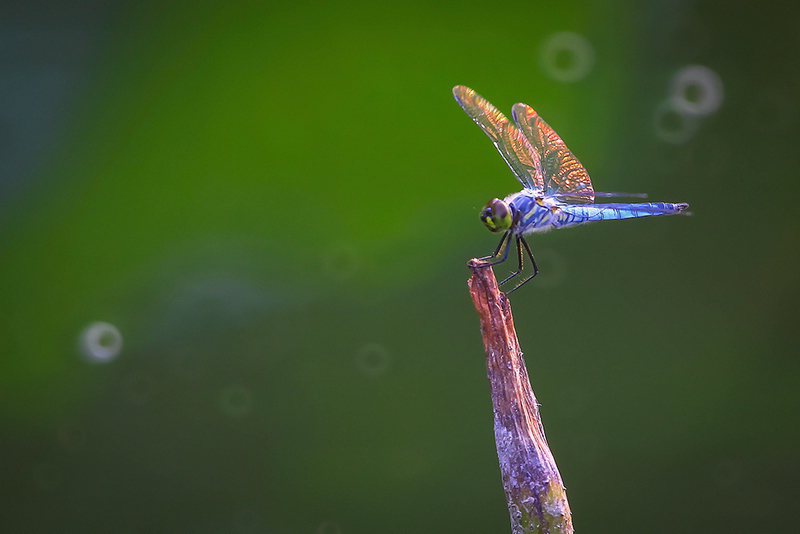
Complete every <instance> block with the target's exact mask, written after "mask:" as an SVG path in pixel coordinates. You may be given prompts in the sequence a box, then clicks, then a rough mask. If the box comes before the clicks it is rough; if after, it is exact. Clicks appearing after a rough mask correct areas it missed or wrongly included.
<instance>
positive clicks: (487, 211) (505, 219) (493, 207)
mask: <svg viewBox="0 0 800 534" xmlns="http://www.w3.org/2000/svg"><path fill="white" fill-rule="evenodd" d="M481 220H482V221H483V224H485V225H486V227H487V228H488V229H489V230H491V231H492V232H501V231H503V230H508V229H509V228H511V222H512V220H513V217H512V216H511V209H509V207H508V204H507V203H506V202H504V201H502V200H500V199H497V198H493V199H492V200H490V201H489V203H488V204H486V207H485V208H483V213H481Z"/></svg>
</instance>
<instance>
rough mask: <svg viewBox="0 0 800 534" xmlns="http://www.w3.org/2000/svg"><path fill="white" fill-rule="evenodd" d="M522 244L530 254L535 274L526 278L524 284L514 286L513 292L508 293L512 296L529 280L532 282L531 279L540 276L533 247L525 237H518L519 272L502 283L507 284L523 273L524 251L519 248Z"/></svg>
mask: <svg viewBox="0 0 800 534" xmlns="http://www.w3.org/2000/svg"><path fill="white" fill-rule="evenodd" d="M520 243H522V245H523V246H524V247H525V252H527V253H528V257H529V258H530V259H531V264H532V265H533V274H532V275H530V276H529V277H527V278H525V279H524V280H523V281H522V282H520V283H519V284H517V285H516V286H514V289H512V290H511V291H509V292H508V293H506V295H510V294H511V293H513V292H514V291H516V290H517V289H519V288H520V287H522V285H523V284H525V282H527V281H528V280H530V279H531V278H533V277H534V276H536V275H537V274H539V268H538V267H537V266H536V260H535V259H534V258H533V253H532V252H531V247H529V246H528V242H527V241H525V238H524V237H522V236H517V251H518V252H519V271H517V272H516V273H514V274H512V275H511V276H509V277H508V278H506V279H505V280H504V281H503V282H502V283H505V282H507V281H508V280H510V279H511V278H513V277H514V276H516V275H518V274H519V273H520V271H522V249H521V248H520V246H519V245H520Z"/></svg>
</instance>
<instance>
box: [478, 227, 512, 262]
mask: <svg viewBox="0 0 800 534" xmlns="http://www.w3.org/2000/svg"><path fill="white" fill-rule="evenodd" d="M504 244H505V251H503V259H502V260H497V261H490V262H489V263H487V264H486V265H497V264H498V263H503V262H504V261H506V258H508V249H509V248H511V232H510V231H509V232H506V233H504V234H503V238H502V239H500V244H499V245H497V248H496V249H495V251H494V252H493V253H492V254H491V256H484V257H483V258H478V261H486V260H496V259H497V258H499V257H500V250H501V249H502V248H503V245H504Z"/></svg>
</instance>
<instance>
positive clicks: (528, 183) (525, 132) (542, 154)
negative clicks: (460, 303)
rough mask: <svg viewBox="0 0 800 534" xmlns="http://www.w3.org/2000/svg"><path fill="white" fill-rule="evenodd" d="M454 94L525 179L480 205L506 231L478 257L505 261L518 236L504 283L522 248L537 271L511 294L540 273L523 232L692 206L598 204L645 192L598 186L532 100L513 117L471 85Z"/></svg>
mask: <svg viewBox="0 0 800 534" xmlns="http://www.w3.org/2000/svg"><path fill="white" fill-rule="evenodd" d="M453 95H454V96H455V97H456V101H457V102H458V103H459V104H460V105H461V107H462V108H463V109H464V111H466V112H467V115H469V116H470V117H471V118H472V120H473V121H475V122H476V123H477V124H478V126H480V127H481V129H482V130H483V131H484V133H486V135H488V136H489V139H491V140H492V143H493V144H494V146H495V148H497V150H498V152H500V155H501V156H503V159H504V160H505V162H506V163H507V164H508V166H509V167H510V168H511V171H512V172H513V173H514V176H516V177H517V180H519V182H520V183H521V184H522V191H519V192H518V193H513V194H511V195H509V196H507V197H506V198H505V199H503V200H500V199H498V198H493V199H492V200H490V201H489V202H488V203H487V204H486V206H485V207H484V208H483V210H482V211H481V221H483V223H484V224H485V225H486V227H487V228H489V230H491V231H492V232H495V233H502V234H503V235H502V238H501V239H500V244H499V245H497V248H496V249H495V251H494V252H493V253H492V254H491V255H489V256H485V257H483V258H479V260H480V261H483V262H485V265H487V266H489V265H497V264H500V263H503V262H504V261H506V259H507V258H508V251H509V249H510V248H511V242H512V241H515V242H516V246H517V260H518V267H517V270H516V271H514V272H513V273H511V275H510V276H509V277H508V278H506V279H505V280H503V281H502V282H500V285H503V284H505V283H507V282H509V281H510V280H512V279H513V278H515V277H516V276H518V275H520V274H521V273H522V270H523V250H524V252H525V254H527V256H528V258H530V261H531V264H532V266H533V274H530V275H528V276H523V277H522V280H521V281H520V282H519V283H518V284H517V285H516V286H515V287H514V288H513V289H512V290H511V291H509V292H508V294H511V293H512V292H514V291H516V290H517V289H519V288H520V287H521V286H522V285H523V284H525V283H526V282H528V281H529V280H531V279H532V278H533V277H534V276H536V275H537V274H539V269H538V267H537V266H536V260H535V259H534V257H533V253H532V252H531V248H530V247H529V246H528V243H527V241H525V237H524V236H525V234H530V233H535V232H546V231H548V230H553V229H556V228H567V227H569V226H576V225H578V224H585V223H589V222H594V221H605V220H614V219H632V218H637V217H652V216H655V215H674V214H676V213H680V212H682V211H684V210H685V209H686V208H688V207H689V205H688V204H686V203H676V204H673V203H669V202H642V203H635V204H624V203H608V204H606V203H600V204H595V199H596V198H598V197H600V198H608V197H629V198H631V197H639V198H646V197H647V195H645V194H631V193H601V192H597V191H595V190H594V188H593V187H592V181H591V180H590V179H589V173H587V172H586V169H585V168H584V167H583V165H581V162H580V161H578V158H576V157H575V156H574V155H573V154H572V152H570V150H569V149H568V148H567V145H566V144H564V141H562V140H561V138H560V137H559V136H558V134H557V133H556V132H555V131H554V130H553V129H552V128H551V127H550V126H549V125H548V124H547V123H546V122H545V121H544V120H543V119H542V118H541V117H540V116H539V114H538V113H536V111H534V109H533V108H532V107H530V106H529V105H527V104H522V103H518V104H514V106H513V108H512V109H511V114H512V117H513V119H514V122H513V123H512V122H511V121H509V120H508V119H507V118H506V117H505V115H503V114H502V113H501V112H500V111H498V110H497V108H495V107H494V106H493V105H492V104H491V103H489V101H487V100H486V99H485V98H483V97H482V96H481V95H479V94H478V93H476V92H475V91H474V90H472V89H470V88H469V87H465V86H463V85H457V86H456V87H454V88H453Z"/></svg>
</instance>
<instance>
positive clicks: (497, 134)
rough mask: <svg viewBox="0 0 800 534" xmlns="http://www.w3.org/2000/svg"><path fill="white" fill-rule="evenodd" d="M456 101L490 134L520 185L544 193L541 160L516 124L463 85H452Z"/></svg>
mask: <svg viewBox="0 0 800 534" xmlns="http://www.w3.org/2000/svg"><path fill="white" fill-rule="evenodd" d="M453 95H454V96H455V97H456V101H458V103H459V104H460V105H461V107H462V108H464V111H466V112H467V115H469V116H470V117H472V120H474V121H475V122H476V123H477V124H478V126H480V127H481V129H482V130H483V131H484V132H485V133H486V135H488V136H489V139H491V140H492V143H494V146H495V147H496V148H497V150H498V152H500V155H501V156H503V159H504V160H505V161H506V163H507V164H508V166H509V167H511V170H512V171H513V172H514V175H515V176H516V177H517V180H519V181H520V183H521V184H522V186H523V187H526V188H528V189H533V190H534V191H538V192H542V193H543V192H544V181H543V179H542V171H543V167H542V161H541V159H540V158H539V154H538V153H537V152H536V151H535V150H533V148H532V147H531V145H530V142H529V141H528V139H527V138H526V137H525V135H523V133H522V132H520V131H519V130H518V129H517V127H516V126H515V125H514V123H512V122H511V121H509V120H508V119H507V118H506V116H505V115H503V114H502V113H500V111H498V110H497V108H495V107H494V106H493V105H492V104H490V103H489V101H487V100H486V99H485V98H483V97H482V96H481V95H479V94H478V93H476V92H475V91H473V90H472V89H470V88H469V87H464V86H463V85H458V86H456V87H454V88H453Z"/></svg>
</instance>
